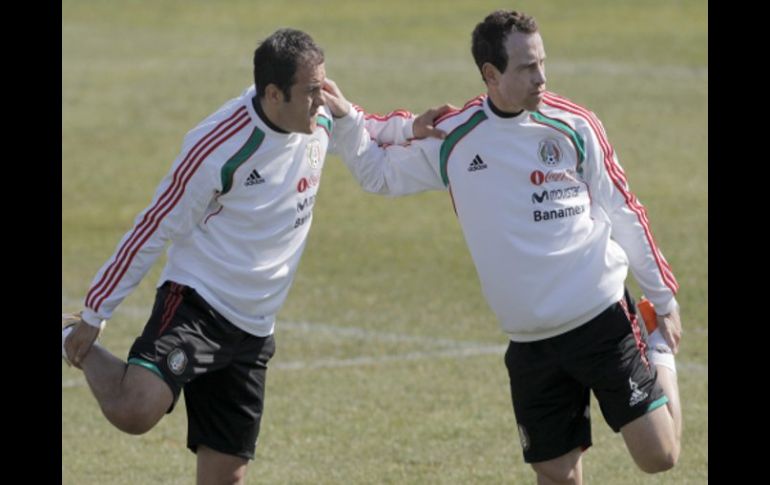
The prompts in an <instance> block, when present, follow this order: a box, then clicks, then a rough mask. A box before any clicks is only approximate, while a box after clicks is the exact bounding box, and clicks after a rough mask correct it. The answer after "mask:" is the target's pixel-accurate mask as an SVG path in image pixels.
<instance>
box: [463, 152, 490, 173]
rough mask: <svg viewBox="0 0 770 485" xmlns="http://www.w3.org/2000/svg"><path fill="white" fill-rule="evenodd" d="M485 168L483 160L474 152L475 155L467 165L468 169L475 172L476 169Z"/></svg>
mask: <svg viewBox="0 0 770 485" xmlns="http://www.w3.org/2000/svg"><path fill="white" fill-rule="evenodd" d="M485 168H487V164H486V163H484V160H482V159H481V157H480V156H479V155H478V154H476V156H475V157H473V161H472V162H471V164H470V165H469V166H468V171H469V172H475V171H477V170H484V169H485Z"/></svg>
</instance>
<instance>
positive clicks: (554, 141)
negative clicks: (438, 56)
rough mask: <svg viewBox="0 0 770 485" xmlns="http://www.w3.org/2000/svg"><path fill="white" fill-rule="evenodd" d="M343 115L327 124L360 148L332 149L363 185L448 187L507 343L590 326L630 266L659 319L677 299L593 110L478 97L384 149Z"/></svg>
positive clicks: (550, 101)
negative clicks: (502, 108) (519, 108)
mask: <svg viewBox="0 0 770 485" xmlns="http://www.w3.org/2000/svg"><path fill="white" fill-rule="evenodd" d="M351 116H352V118H351ZM351 116H349V117H346V118H343V119H342V120H339V122H338V125H337V129H338V130H339V131H343V130H350V131H355V132H356V133H357V135H358V138H359V143H357V144H349V145H348V146H347V147H343V149H342V150H341V152H342V155H343V160H345V163H346V164H347V165H348V167H349V169H350V170H351V172H352V173H353V175H354V176H355V177H356V178H357V179H358V180H359V182H360V183H361V185H362V186H363V187H364V188H365V190H367V191H370V192H374V193H380V194H388V195H403V194H411V193H415V192H420V191H424V190H430V189H434V190H435V189H437V190H446V189H447V188H448V189H449V193H450V195H451V197H452V200H453V203H454V206H455V210H456V213H457V217H458V219H459V222H460V225H461V226H462V230H463V233H464V235H465V239H466V242H467V245H468V248H469V249H470V252H471V256H472V258H473V261H474V263H475V266H476V270H477V272H478V275H479V279H480V280H481V285H482V289H483V292H484V295H485V296H486V299H487V301H488V303H489V305H490V306H491V308H492V310H493V311H494V312H495V314H496V315H497V317H498V319H499V321H500V324H501V326H502V328H503V330H504V331H505V332H506V333H507V334H508V335H509V337H510V339H511V340H514V341H533V340H541V339H545V338H549V337H552V336H555V335H559V334H562V333H564V332H567V331H569V330H571V329H573V328H576V327H578V326H580V325H582V324H584V323H586V322H588V321H589V320H590V319H592V318H593V317H595V316H596V315H598V314H599V313H601V312H602V311H603V310H604V309H606V308H607V307H608V306H609V305H611V304H612V303H614V302H616V301H618V300H620V299H621V297H622V296H623V288H624V281H625V278H626V276H627V269H628V267H629V265H630V267H631V270H632V272H633V274H634V276H635V278H636V280H637V281H638V282H639V285H640V286H641V288H642V290H643V291H644V294H645V295H646V296H647V298H648V299H649V300H650V301H652V302H653V304H655V306H656V310H657V311H658V313H659V314H665V313H668V312H670V311H672V310H673V308H674V307H675V305H676V304H677V303H676V300H675V298H674V295H675V293H676V291H677V289H678V284H677V282H676V279H675V278H674V275H673V273H672V271H671V268H670V267H669V265H668V263H667V262H666V260H665V258H664V257H663V255H662V254H661V252H660V250H659V249H658V247H657V246H656V244H655V241H654V239H653V236H652V232H651V231H650V224H649V221H648V219H647V212H646V210H645V209H644V207H643V206H642V205H641V203H640V202H639V201H638V200H637V198H636V197H635V196H634V194H633V193H631V191H630V190H629V188H628V182H627V180H626V176H625V174H624V172H623V169H622V168H621V167H620V164H619V163H618V159H617V156H616V154H615V152H614V150H613V149H612V146H611V145H610V143H609V142H608V140H607V136H606V134H605V132H604V128H603V127H602V124H601V122H600V121H599V120H598V118H597V117H596V116H595V115H594V114H593V113H592V112H590V111H588V110H586V109H585V108H582V107H580V106H578V105H576V104H574V103H572V102H571V101H569V100H567V99H565V98H563V97H561V96H558V95H556V94H554V93H547V94H546V96H545V98H544V101H543V104H542V106H541V108H540V110H539V111H536V112H528V111H523V112H522V113H520V114H519V115H517V116H510V117H506V116H505V114H503V113H500V112H499V111H498V112H497V114H496V113H495V111H493V108H491V107H490V104H489V102H488V100H487V96H486V95H482V96H479V97H477V98H475V99H473V100H471V101H469V102H468V103H467V104H466V105H465V107H464V108H463V109H462V110H459V111H456V112H453V113H450V114H448V115H445V116H444V117H442V119H440V120H438V122H437V126H438V127H439V128H441V129H443V130H445V131H446V132H447V133H448V136H447V138H446V139H445V140H443V141H441V140H436V139H425V140H419V141H415V142H413V143H412V144H411V145H410V146H389V147H381V146H378V145H377V143H375V142H374V141H371V140H370V139H369V137H368V136H367V134H366V128H365V125H364V118H363V117H362V115H360V114H358V113H354V112H352V113H351ZM347 118H351V120H348V119H347ZM352 121H355V123H353V122H352ZM356 147H357V148H356Z"/></svg>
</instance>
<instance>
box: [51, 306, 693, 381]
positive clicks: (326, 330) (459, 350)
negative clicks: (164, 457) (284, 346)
mask: <svg viewBox="0 0 770 485" xmlns="http://www.w3.org/2000/svg"><path fill="white" fill-rule="evenodd" d="M79 304H80V302H79V301H76V300H74V299H71V298H67V297H65V296H64V295H62V308H74V307H77V306H78V305H79ZM120 312H121V313H125V314H127V315H130V316H132V317H146V316H147V315H148V314H149V309H148V308H142V307H138V306H132V305H124V306H121V307H120ZM276 328H277V329H278V332H281V330H282V329H284V330H289V331H299V332H305V333H314V332H316V333H323V334H326V335H332V336H338V337H352V338H362V339H367V340H372V341H378V342H395V343H417V344H421V345H424V346H428V347H432V348H428V349H426V350H420V351H415V352H405V353H400V354H391V355H383V356H367V355H362V356H358V357H350V358H345V359H337V358H327V359H316V360H309V361H288V362H281V361H278V362H274V363H272V364H271V365H270V368H271V369H279V370H311V369H328V368H340V367H358V366H367V365H382V364H392V363H399V362H407V361H416V360H425V359H439V358H466V357H473V356H478V355H490V354H496V355H500V356H502V355H503V354H504V353H505V349H506V348H507V346H506V345H505V344H502V345H501V344H489V343H482V342H471V341H458V340H451V339H443V338H433V337H423V336H416V335H406V334H400V333H391V332H381V331H377V330H369V329H365V328H360V327H340V326H336V325H328V324H323V323H312V322H282V321H279V322H278V323H277V324H276ZM677 369H679V371H683V372H685V373H688V374H689V373H694V374H708V365H703V364H700V363H697V362H683V361H679V362H677ZM85 385H86V382H85V379H84V378H83V377H82V376H80V377H78V378H75V379H66V380H63V381H62V389H66V388H73V387H83V386H85Z"/></svg>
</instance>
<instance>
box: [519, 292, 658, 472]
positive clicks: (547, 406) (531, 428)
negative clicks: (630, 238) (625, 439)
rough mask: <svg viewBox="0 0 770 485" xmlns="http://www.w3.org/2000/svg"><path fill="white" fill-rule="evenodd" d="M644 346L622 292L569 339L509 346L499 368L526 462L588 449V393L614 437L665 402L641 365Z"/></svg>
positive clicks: (628, 300) (629, 302)
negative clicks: (505, 375)
mask: <svg viewBox="0 0 770 485" xmlns="http://www.w3.org/2000/svg"><path fill="white" fill-rule="evenodd" d="M640 327H641V328H640ZM646 340H647V333H646V330H644V325H641V326H640V325H639V324H638V321H637V319H636V314H635V306H634V302H633V300H632V299H631V296H630V295H629V294H628V291H626V295H625V297H624V299H623V300H621V301H619V302H617V303H615V304H613V305H611V306H610V307H609V308H607V309H606V310H605V311H603V312H602V313H601V314H600V315H599V316H597V317H595V318H594V319H593V320H591V321H589V322H588V323H586V324H584V325H581V326H580V327H578V328H576V329H573V330H570V331H569V332H567V333H564V334H562V335H557V336H556V337H551V338H548V339H545V340H538V341H535V342H511V343H510V344H509V346H508V351H507V352H506V353H505V365H506V367H507V368H508V376H509V378H510V384H511V398H512V400H513V409H514V413H515V415H516V421H517V424H518V428H519V438H520V440H521V446H522V449H523V450H524V461H526V462H527V463H534V462H540V461H546V460H551V459H554V458H558V457H560V456H562V455H564V454H566V453H568V452H570V451H572V450H573V449H575V448H577V447H581V448H583V449H584V450H585V449H586V448H588V447H589V446H591V417H590V401H589V397H590V394H589V392H590V391H591V390H593V392H594V395H595V396H596V399H597V401H598V402H599V407H600V408H601V410H602V414H603V415H604V419H605V420H606V421H607V424H609V425H610V427H611V428H612V429H613V430H614V431H615V432H616V433H617V432H618V431H619V430H620V428H621V427H622V426H624V425H626V424H628V423H630V422H631V421H633V420H634V419H636V418H638V417H640V416H642V415H644V414H646V413H648V412H650V411H651V410H653V409H656V408H658V407H660V406H662V405H664V404H665V403H666V402H668V399H667V398H666V397H665V395H663V391H662V389H661V388H660V386H659V385H658V383H657V373H656V372H655V368H654V367H653V368H651V367H650V366H649V364H648V362H647V356H646Z"/></svg>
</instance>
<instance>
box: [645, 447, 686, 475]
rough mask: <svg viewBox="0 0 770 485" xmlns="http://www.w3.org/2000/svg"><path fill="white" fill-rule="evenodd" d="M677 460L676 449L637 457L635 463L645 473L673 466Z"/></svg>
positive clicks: (660, 470)
mask: <svg viewBox="0 0 770 485" xmlns="http://www.w3.org/2000/svg"><path fill="white" fill-rule="evenodd" d="M677 461H679V451H678V450H665V451H661V452H660V453H656V454H654V455H648V456H645V457H639V458H637V460H636V464H637V465H638V466H639V468H640V469H641V470H642V471H643V472H645V473H660V472H665V471H667V470H670V469H672V468H674V466H675V465H676V463H677Z"/></svg>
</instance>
